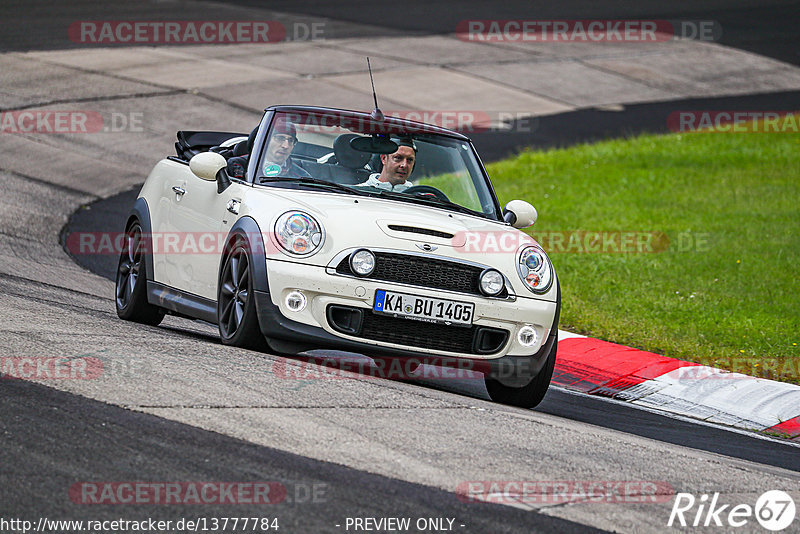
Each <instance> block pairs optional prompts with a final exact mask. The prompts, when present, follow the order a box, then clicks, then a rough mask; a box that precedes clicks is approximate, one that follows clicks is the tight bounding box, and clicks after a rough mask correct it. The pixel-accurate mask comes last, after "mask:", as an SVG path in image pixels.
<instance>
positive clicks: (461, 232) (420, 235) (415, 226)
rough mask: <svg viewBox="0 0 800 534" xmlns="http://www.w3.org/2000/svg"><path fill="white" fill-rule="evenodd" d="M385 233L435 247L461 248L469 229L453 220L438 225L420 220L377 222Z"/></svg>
mask: <svg viewBox="0 0 800 534" xmlns="http://www.w3.org/2000/svg"><path fill="white" fill-rule="evenodd" d="M375 222H376V223H377V224H378V226H379V227H380V229H381V230H383V232H384V233H385V234H386V235H388V236H391V237H394V238H397V239H404V240H408V241H414V242H415V243H430V244H435V245H448V246H451V247H460V246H463V245H464V241H465V240H466V230H467V228H466V227H464V226H463V224H461V223H459V222H457V221H454V220H452V219H450V220H447V221H446V222H447V223H448V224H436V223H435V222H431V221H424V220H421V219H419V218H418V220H413V219H412V220H408V221H398V220H397V219H395V220H388V221H387V220H382V221H380V220H379V221H375ZM442 222H444V221H442Z"/></svg>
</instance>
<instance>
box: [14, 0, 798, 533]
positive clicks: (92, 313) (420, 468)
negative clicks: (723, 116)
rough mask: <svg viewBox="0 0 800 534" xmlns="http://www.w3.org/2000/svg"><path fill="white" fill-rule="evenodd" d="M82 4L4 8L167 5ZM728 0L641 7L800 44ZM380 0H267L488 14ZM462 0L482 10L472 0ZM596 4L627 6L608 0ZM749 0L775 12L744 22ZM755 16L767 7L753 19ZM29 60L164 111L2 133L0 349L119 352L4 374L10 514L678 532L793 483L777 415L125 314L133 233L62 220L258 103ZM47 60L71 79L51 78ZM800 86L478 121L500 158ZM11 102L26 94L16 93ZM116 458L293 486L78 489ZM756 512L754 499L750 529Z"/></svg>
mask: <svg viewBox="0 0 800 534" xmlns="http://www.w3.org/2000/svg"><path fill="white" fill-rule="evenodd" d="M72 4H73V5H71V6H60V5H59V7H58V8H56V7H53V6H51V5H49V4H47V3H45V2H38V3H33V4H28V3H22V2H3V5H4V7H5V10H4V15H5V13H6V12H7V13H8V18H7V19H6V21H5V22H4V25H7V29H8V31H4V32H0V33H2V35H0V50H3V51H6V52H13V51H17V52H19V51H24V50H29V49H48V50H52V49H65V50H67V52H65V53H70V50H72V51H74V52H75V53H76V54H80V53H81V51H80V50H74V49H75V48H76V47H75V45H74V43H70V42H69V40H67V39H65V38H64V37H63V27H64V25H68V24H69V23H70V22H72V21H74V20H82V19H91V18H96V19H101V18H102V19H116V20H119V19H124V18H137V19H140V20H142V19H147V16H148V15H147V13H146V12H143V11H142V7H141V6H140V5H137V6H132V5H122V4H121V5H114V6H106V5H105V3H101V2H96V1H82V2H73V3H72ZM152 4H153V5H156V4H157V5H158V7H159V9H163V10H164V11H165V12H167V13H168V14H169V16H170V17H172V18H180V17H183V18H184V19H190V18H198V17H200V16H202V15H200V14H198V13H202V12H203V10H204V9H205V10H209V11H208V12H209V13H212V15H209V16H211V17H218V18H219V19H223V20H226V19H230V18H235V17H244V16H246V15H247V14H248V13H251V11H248V10H254V9H257V8H258V6H255V5H254V4H255V3H249V2H245V1H240V2H232V3H229V4H224V3H208V4H206V3H201V2H169V1H167V2H153V3H152ZM591 4H592V5H594V3H591ZM729 4H730V5H728V4H726V3H725V2H717V3H715V5H714V7H715V9H717V11H715V12H716V13H718V16H715V15H709V14H708V13H709V12H708V11H705V10H699V9H693V10H685V11H681V12H678V10H676V11H674V12H671V13H664V12H662V11H659V10H650V11H648V9H646V8H647V7H648V6H649V3H644V4H642V7H640V8H638V10H637V11H631V12H630V16H638V17H647V16H649V17H651V18H653V17H660V18H672V19H678V18H704V17H707V18H713V19H716V20H720V21H722V22H723V26H724V27H726V28H730V29H732V30H733V31H731V32H730V33H729V34H728V35H727V37H726V38H727V39H729V41H728V44H730V45H731V46H740V47H742V48H744V49H748V50H752V51H756V52H759V53H762V54H765V55H769V56H771V57H775V58H777V59H781V60H783V61H787V62H790V63H798V61H797V53H796V51H797V49H798V48H797V37H796V34H792V36H793V39H790V38H786V35H788V34H790V33H791V32H789V30H788V29H787V22H786V18H787V17H786V16H785V13H786V9H787V8H785V7H784V4H780V3H779V4H778V5H777V6H773V8H772V9H766V10H765V9H759V8H758V6H757V5H755V4H754V3H753V4H751V3H748V2H731V3H729ZM376 5H377V4H375V3H360V4H359V5H352V6H351V7H350V8H348V10H346V11H345V12H344V13H339V12H338V11H337V8H336V6H335V5H334V3H333V2H330V3H328V2H326V3H323V4H322V5H318V6H316V7H315V8H310V7H309V6H296V5H294V4H293V3H288V2H282V3H274V4H272V5H271V6H270V9H272V10H273V11H272V12H271V13H272V15H271V16H274V17H275V18H279V19H281V17H283V18H284V19H285V20H305V18H304V17H315V16H319V17H329V18H330V19H335V20H336V21H338V22H336V24H337V26H336V27H337V28H338V30H337V31H340V32H341V33H340V34H341V35H342V36H348V35H350V36H353V35H359V36H363V35H367V36H371V35H375V36H386V35H399V34H416V33H425V32H432V33H440V32H443V31H452V28H451V27H452V25H453V20H456V21H457V20H460V19H462V18H466V17H467V16H476V15H472V14H470V15H462V14H458V15H457V16H456V15H454V13H453V8H452V6H451V5H449V4H446V3H436V2H434V3H431V4H427V9H428V11H427V13H428V16H427V17H420V16H417V17H414V18H413V19H408V21H406V22H404V23H400V24H393V18H391V17H388V18H387V16H386V15H383V16H381V13H377V12H375V11H373V10H374V8H375V6H376ZM526 5H527V3H526ZM26 6H27V7H26ZM464 9H465V10H466V11H465V13H483V11H481V9H480V8H479V7H477V6H476V5H475V4H472V3H468V4H466V5H465V6H464ZM524 9H525V7H524V6H518V5H517V4H516V3H508V4H507V5H505V6H504V7H503V11H502V12H501V13H497V14H491V15H486V14H485V15H484V18H489V17H493V18H504V17H505V18H512V17H524V16H530V15H529V14H527V15H526V14H525V13H527V12H525V11H520V10H524ZM565 9H566V10H567V11H565V12H564V13H563V14H562V15H561V16H563V17H564V18H570V17H571V18H577V15H575V13H583V12H585V10H588V9H590V7H587V6H586V5H583V4H580V3H575V4H573V5H571V6H570V7H568V8H565ZM653 9H655V8H653ZM709 9H711V8H709ZM520 13H522V14H520ZM337 15H339V16H338V17H337ZM543 16H544V15H543ZM547 16H551V17H555V16H558V14H557V13H550V14H549V15H547ZM589 16H594V17H614V16H622V15H620V14H619V12H616V11H614V10H613V9H612V8H608V9H605V10H600V11H597V12H592V14H591V15H587V18H588V17H589ZM748 19H753V20H754V21H756V22H754V23H753V24H752V25H751V26H748V25H747V20H748ZM281 20H283V19H281ZM770 23H773V24H774V26H770ZM739 27H743V28H746V29H747V31H740V32H737V31H735V29H736V28H739ZM769 29H772V30H774V31H772V32H770V31H767V30H769ZM748 47H749V48H748ZM20 62H21V59H20V57H18V56H14V55H13V53H12V54H11V55H10V56H8V57H6V56H5V55H0V69H2V74H1V75H0V76H2V78H3V80H4V82H3V83H4V85H5V84H6V83H8V84H12V83H13V85H14V87H20V86H24V85H25V84H26V83H28V84H29V85H30V87H31V89H30V92H31V94H33V93H36V95H40V96H36V97H32V98H31V100H30V102H29V103H26V104H25V105H35V104H36V102H37V100H36V99H37V98H39V100H40V101H42V102H47V103H48V104H49V105H50V106H51V107H52V106H62V107H68V108H69V106H72V107H73V108H74V107H77V109H82V108H81V107H80V106H84V107H87V106H94V108H96V109H103V110H109V109H110V110H114V109H126V110H127V109H129V108H126V107H125V106H126V105H128V106H130V109H136V110H142V112H143V113H144V114H145V116H147V117H158V120H154V121H151V122H148V126H147V128H146V129H145V131H142V132H134V133H125V134H124V135H123V136H121V137H120V136H114V135H113V134H104V133H99V134H97V135H94V136H83V137H81V136H80V135H64V136H41V135H40V136H36V135H7V134H0V142H2V144H3V148H2V150H0V177H2V181H3V184H4V193H3V195H2V196H0V318H1V319H0V336H2V338H3V343H2V345H1V348H0V356H2V357H4V358H25V357H36V358H42V357H44V358H47V357H66V358H72V359H75V358H94V359H97V360H99V361H102V363H103V373H102V375H101V376H99V377H97V378H96V379H92V380H46V379H42V380H31V381H27V380H25V381H23V380H10V379H0V531H2V532H6V531H21V530H20V529H19V528H13V527H6V526H3V525H4V524H3V523H2V521H3V520H10V519H24V520H29V521H32V522H33V523H34V525H35V524H36V522H37V521H38V520H39V519H40V518H45V517H46V518H48V519H49V520H53V519H64V520H106V519H107V520H113V519H120V518H122V519H128V520H132V519H146V518H154V519H159V520H171V521H173V522H177V521H179V520H181V519H195V520H196V519H198V518H207V519H210V518H215V517H216V518H220V517H233V516H239V517H255V516H257V517H259V518H263V517H267V518H277V519H278V522H279V525H280V530H279V532H299V533H304V532H309V533H311V532H348V531H349V532H353V531H356V529H354V528H352V527H350V528H347V527H346V525H347V524H348V523H347V520H348V518H350V519H352V518H390V517H392V518H394V517H407V518H411V520H412V522H414V521H416V520H418V519H424V518H434V519H452V521H453V522H452V525H453V526H452V529H453V530H454V531H456V532H464V533H484V532H485V533H494V532H509V533H517V532H594V531H618V532H663V531H666V530H669V529H668V527H667V526H666V524H667V520H668V518H669V516H670V509H671V506H672V502H673V500H674V496H673V493H677V492H687V493H690V494H693V495H695V496H700V495H701V494H713V493H719V500H720V502H724V503H731V504H733V505H736V504H739V503H749V504H750V505H751V506H752V505H753V504H754V503H755V501H756V499H757V498H758V497H759V495H761V494H763V493H764V492H765V491H768V490H774V489H782V490H784V491H790V492H792V491H793V492H795V495H796V489H797V488H798V482H800V448H798V446H797V445H795V444H789V443H786V442H784V441H780V440H777V439H771V438H767V437H761V436H755V435H751V434H748V433H743V432H732V431H729V430H726V429H724V428H722V427H718V426H711V425H703V424H697V423H693V422H689V421H684V420H680V419H676V418H671V417H666V416H663V415H660V414H657V413H652V412H649V411H645V410H641V409H634V408H631V407H630V406H626V405H624V404H621V403H617V402H613V401H607V400H603V399H598V398H591V397H587V396H581V395H576V394H572V393H568V392H566V391H562V390H558V389H555V388H554V389H551V391H550V392H549V393H548V396H547V398H546V399H545V401H544V402H543V403H542V405H540V407H539V408H538V409H537V410H535V411H530V410H521V409H517V408H511V407H506V406H500V405H497V404H493V403H491V402H489V401H488V400H486V393H485V390H484V389H483V386H482V384H475V383H474V381H469V380H462V381H449V382H446V383H434V382H432V381H427V382H421V383H416V382H414V383H412V382H400V381H387V380H378V379H372V378H370V377H365V376H362V377H359V376H353V377H352V378H351V379H346V380H293V379H285V378H283V377H281V375H280V374H279V373H278V372H277V371H276V363H278V362H281V361H282V359H281V358H279V357H278V356H274V355H270V354H262V353H257V352H252V351H247V350H240V349H234V348H231V347H225V346H223V345H221V344H220V343H219V339H218V336H217V334H216V328H215V327H212V326H211V325H208V324H204V323H199V322H194V321H188V320H184V319H180V318H175V317H167V318H166V319H165V321H164V323H162V325H161V326H159V327H147V326H142V325H137V324H132V323H126V322H123V321H120V320H119V319H118V318H117V316H116V313H115V311H114V304H113V300H112V296H113V282H112V281H111V278H112V277H113V272H114V269H115V266H116V257H115V256H114V255H80V254H72V255H70V254H68V252H67V251H65V250H64V243H65V242H66V239H67V238H68V236H69V235H71V234H73V233H75V232H86V231H89V232H116V231H120V230H121V229H122V228H121V226H122V224H123V222H122V221H123V220H124V217H125V214H126V212H127V209H128V207H129V206H130V204H131V202H132V199H133V198H135V196H136V194H137V192H138V186H139V185H140V184H141V182H142V180H143V178H144V176H145V175H146V173H147V172H148V171H149V169H150V168H151V166H152V164H153V163H154V162H155V161H156V160H157V159H158V158H159V157H162V156H164V155H168V154H171V153H172V146H171V144H170V143H171V138H172V137H173V136H174V131H175V130H176V129H178V127H181V128H186V129H192V128H196V129H201V128H203V127H204V125H205V126H207V125H208V124H225V126H224V127H223V128H220V129H230V130H232V131H234V130H238V131H246V130H247V129H249V128H248V125H250V124H252V122H253V117H254V115H253V112H252V110H250V109H245V108H243V107H237V106H231V105H228V104H226V103H225V102H223V101H220V100H215V99H213V98H209V97H206V96H204V95H198V94H196V93H192V92H191V91H178V90H172V89H168V88H165V87H159V86H158V85H156V84H150V85H147V84H139V83H136V82H134V81H131V80H130V79H127V78H123V77H117V78H113V79H112V78H109V79H102V80H101V79H100V78H95V76H97V73H96V72H94V71H91V70H84V71H81V76H85V77H83V78H80V79H79V80H78V81H70V80H68V81H66V82H65V81H64V80H65V79H67V78H68V76H67V75H64V76H62V75H61V74H60V71H59V69H60V67H56V66H54V65H52V64H48V63H46V62H43V63H41V65H39V66H38V68H29V69H28V68H21V67H20V65H21V63H20ZM48 71H51V72H49V74H52V73H53V72H55V76H56V77H59V78H58V79H59V80H60V82H59V83H61V84H62V85H60V86H59V87H67V88H68V89H69V92H70V96H64V95H62V94H56V92H55V90H53V91H52V94H49V93H48V91H49V88H48V87H46V86H45V87H39V86H37V85H36V84H37V83H38V81H39V80H41V79H43V78H45V77H46V76H45V73H48ZM73 75H74V73H70V74H69V76H73ZM109 80H111V81H109ZM105 83H108V84H110V85H103V84H105ZM115 84H116V85H115ZM9 94H10V92H4V91H3V89H2V86H0V98H6V97H8V98H12V97H10V96H8V95H9ZM76 94H80V95H82V96H77V97H76V96H75V95H76ZM4 95H5V96H4ZM725 98H728V100H725ZM2 101H3V102H5V100H2ZM131 103H133V104H131ZM798 104H800V93H798V92H797V91H781V92H773V93H769V94H766V95H765V94H760V95H738V96H735V97H709V98H708V99H691V100H689V99H687V100H684V101H681V102H673V103H665V102H657V103H640V104H635V105H631V106H626V108H625V110H624V111H622V112H613V111H604V110H599V109H590V110H576V111H570V112H566V113H563V114H560V115H551V116H547V117H541V118H539V119H538V120H539V121H540V122H539V126H540V127H539V128H537V129H536V131H535V132H534V133H533V134H532V135H528V136H523V135H520V134H511V133H509V134H507V135H505V136H503V134H488V133H487V134H479V136H476V145H477V146H478V149H479V151H480V152H481V154H482V155H484V157H486V158H487V159H495V158H499V157H502V156H503V155H505V154H507V153H509V152H512V151H514V150H515V149H517V148H519V147H521V146H530V145H534V146H556V145H565V144H570V143H574V142H579V141H583V140H590V139H595V138H601V137H604V136H608V135H623V134H626V133H629V132H631V131H663V120H660V119H659V118H660V117H663V115H664V112H665V110H668V109H670V106H676V107H673V108H672V109H678V108H680V109H693V107H692V106H696V107H697V108H698V109H703V108H706V107H709V108H713V107H714V106H717V105H718V106H721V107H723V109H733V108H736V107H738V106H741V107H745V108H746V109H790V108H793V109H797V106H798ZM104 106H106V107H104ZM114 106H122V107H120V108H115V107H114ZM681 106H682V107H681ZM2 109H3V110H6V109H16V108H15V107H14V106H8V105H6V104H3V105H2ZM120 139H122V140H123V142H120ZM76 210H77V211H76ZM73 252H74V251H73ZM475 481H539V482H542V483H547V482H550V483H552V482H553V481H567V482H569V483H570V484H571V485H573V486H580V485H581V484H588V483H592V482H610V483H613V482H619V481H628V482H636V483H640V484H641V483H649V484H653V485H655V486H658V487H659V488H662V490H663V491H661V492H659V493H657V494H656V495H652V494H645V493H643V495H641V496H640V495H634V497H644V498H639V499H638V500H637V499H635V498H631V499H629V500H628V501H626V502H623V501H619V500H617V501H614V500H612V501H611V502H589V503H587V502H573V503H565V502H564V501H563V500H562V501H557V502H554V501H548V500H547V498H545V497H546V496H545V497H540V498H539V499H538V500H537V499H535V498H532V499H530V500H529V501H525V502H516V501H514V500H513V499H507V502H506V503H505V504H495V503H483V502H464V501H463V500H461V499H459V498H458V496H457V495H456V492H457V490H458V489H460V488H463V487H464V484H466V483H468V482H475ZM102 482H117V483H121V482H139V483H169V482H177V483H200V482H215V483H224V482H229V483H252V482H259V483H264V482H272V483H277V485H279V486H280V487H282V488H284V489H285V491H286V494H285V497H284V498H283V499H282V500H280V502H278V503H274V504H260V505H255V504H250V503H248V502H247V501H246V500H242V501H240V502H238V503H237V504H229V503H218V504H185V503H184V504H171V505H170V504H135V505H134V504H108V503H107V504H88V503H87V502H86V500H85V499H84V500H82V499H81V498H79V497H76V494H75V493H74V491H73V492H72V493H71V492H70V489H71V488H74V487H76V485H80V484H84V483H89V484H92V483H97V484H99V483H102ZM650 501H654V502H650ZM798 502H800V501H798ZM692 517H693V514H692ZM448 524H449V523H447V521H445V522H444V523H443V525H448ZM796 524H797V523H795V525H796ZM757 529H758V525H757V524H756V523H755V521H754V520H753V521H752V523H751V524H749V525H748V527H746V528H745V529H741V530H740V531H742V532H750V531H758V530H757ZM73 530H75V529H69V528H60V529H58V528H55V527H53V528H50V529H49V530H48V531H59V532H62V531H73ZM118 530H119V529H118ZM170 530H171V531H176V530H178V529H170ZM362 530H363V529H362ZM440 530H441V529H437V528H434V527H430V528H426V529H424V530H411V531H413V532H417V531H424V532H434V531H440ZM695 530H700V531H703V530H704V529H702V528H699V529H692V530H691V531H695ZM707 530H708V531H715V530H714V527H710V528H709V529H707ZM119 531H122V530H119ZM219 531H220V532H221V531H222V530H219ZM232 531H233V530H231V529H230V528H229V529H228V530H227V532H232ZM239 531H240V532H241V531H242V530H239ZM263 531H266V530H263ZM716 531H722V529H717V530H716ZM787 531H788V530H787Z"/></svg>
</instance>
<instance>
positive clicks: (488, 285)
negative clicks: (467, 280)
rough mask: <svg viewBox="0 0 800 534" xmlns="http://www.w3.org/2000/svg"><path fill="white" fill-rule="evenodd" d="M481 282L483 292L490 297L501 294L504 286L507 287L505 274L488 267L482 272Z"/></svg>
mask: <svg viewBox="0 0 800 534" xmlns="http://www.w3.org/2000/svg"><path fill="white" fill-rule="evenodd" d="M480 282H481V284H480V285H481V292H482V293H483V294H484V295H487V296H489V297H494V296H495V295H499V294H500V292H501V291H503V287H505V280H503V275H502V274H500V271H496V270H494V269H486V270H485V271H483V272H482V273H481V278H480Z"/></svg>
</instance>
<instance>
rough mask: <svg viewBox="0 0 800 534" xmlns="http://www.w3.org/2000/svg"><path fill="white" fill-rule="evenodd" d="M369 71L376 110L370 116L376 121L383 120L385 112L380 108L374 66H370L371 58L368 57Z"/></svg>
mask: <svg viewBox="0 0 800 534" xmlns="http://www.w3.org/2000/svg"><path fill="white" fill-rule="evenodd" d="M367 69H369V82H370V83H371V84H372V99H373V101H374V102H375V109H373V110H372V113H370V114H369V116H370V117H372V118H373V119H374V120H376V121H382V120H383V112H382V111H381V110H380V109H379V108H378V94H377V93H376V92H375V80H373V79H372V66H371V65H370V64H369V56H367Z"/></svg>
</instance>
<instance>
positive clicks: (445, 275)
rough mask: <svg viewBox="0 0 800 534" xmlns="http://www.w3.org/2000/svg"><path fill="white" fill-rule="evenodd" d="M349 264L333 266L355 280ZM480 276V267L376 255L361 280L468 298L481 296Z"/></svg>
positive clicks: (386, 254)
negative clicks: (442, 292) (369, 268)
mask: <svg viewBox="0 0 800 534" xmlns="http://www.w3.org/2000/svg"><path fill="white" fill-rule="evenodd" d="M349 260H350V258H349V257H345V258H344V259H342V261H340V262H339V265H337V266H336V272H337V273H338V274H344V275H350V276H355V275H354V274H353V271H351V270H350V261H349ZM482 272H483V268H481V267H477V266H474V265H466V264H464V263H458V262H454V261H447V260H440V259H435V258H425V257H423V256H411V255H407V254H394V253H391V252H376V253H375V270H374V271H373V272H372V274H371V275H369V276H365V277H363V278H367V279H370V280H383V281H386V282H395V283H398V284H406V285H411V286H420V287H427V288H432V289H444V290H447V291H456V292H458V293H467V294H470V295H483V293H481V290H480V285H479V284H480V280H479V278H480V275H481V273H482ZM507 296H508V291H507V290H506V289H505V288H503V291H502V292H501V293H500V294H499V295H497V297H499V298H505V297H507Z"/></svg>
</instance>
